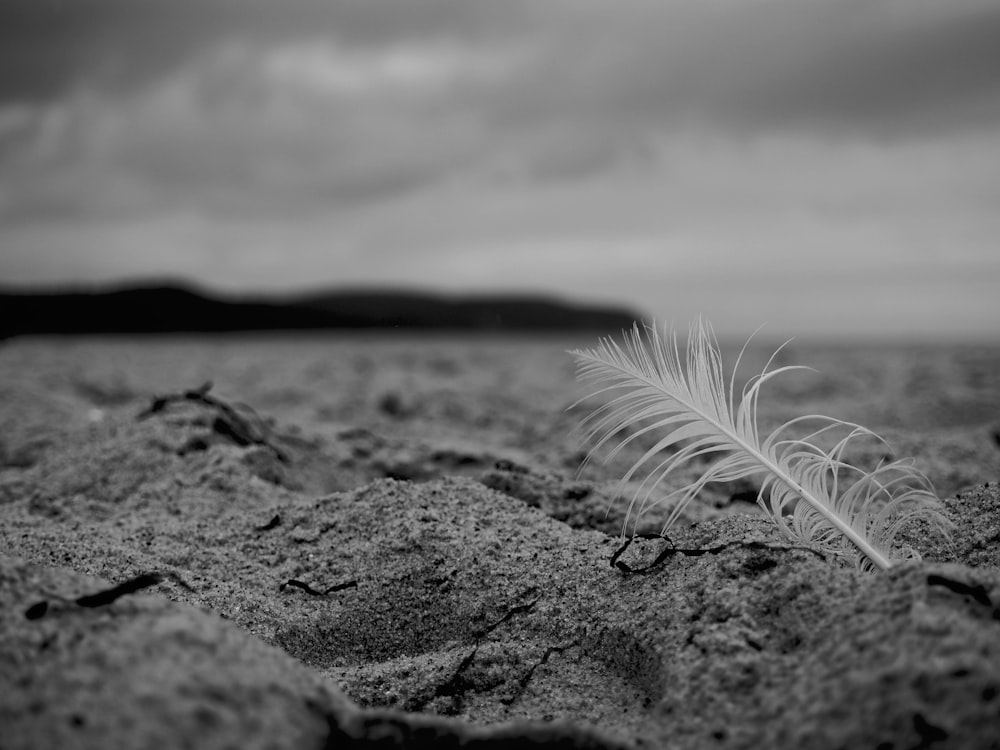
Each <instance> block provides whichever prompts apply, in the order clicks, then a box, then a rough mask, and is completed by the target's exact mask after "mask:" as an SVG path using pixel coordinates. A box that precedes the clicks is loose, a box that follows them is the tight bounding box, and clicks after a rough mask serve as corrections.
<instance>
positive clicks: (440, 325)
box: [0, 284, 641, 338]
mask: <svg viewBox="0 0 1000 750" xmlns="http://www.w3.org/2000/svg"><path fill="white" fill-rule="evenodd" d="M640 317H641V316H640V315H639V314H637V313H636V312H633V311H631V310H628V309H625V308H620V307H604V306H593V305H581V304H570V303H567V302H564V301H561V300H557V299H554V298H550V297H545V296H536V295H514V294H511V295H489V296H485V295H469V296H447V295H439V294H432V293H425V292H412V291H396V290H381V291H380V290H331V291H327V292H314V293H309V294H300V295H282V296H278V295H273V296H266V295H255V296H243V297H223V296H220V295H215V294H212V293H209V292H205V291H201V290H197V291H196V290H195V289H193V288H191V287H187V286H183V285H176V284H163V285H149V286H132V287H124V288H115V289H102V290H16V289H11V288H7V289H0V338H8V337H11V336H16V335H22V334H82V333H168V332H226V331H302V330H312V331H315V330H336V329H373V328H388V329H424V330H441V331H498V332H502V331H523V332H527V331H539V332H541V331H618V330H621V329H622V328H626V327H630V326H631V325H632V323H633V321H635V320H638V319H639V318H640Z"/></svg>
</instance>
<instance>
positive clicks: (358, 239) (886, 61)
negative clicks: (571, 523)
mask: <svg viewBox="0 0 1000 750" xmlns="http://www.w3.org/2000/svg"><path fill="white" fill-rule="evenodd" d="M998 39H1000V4H998V3H997V2H996V0H948V2H941V0H613V1H612V0H502V1H498V0H282V2H280V3H279V2H274V1H273V0H169V1H168V0H0V284H2V285H3V286H4V288H17V289H24V288H43V287H44V288H54V287H61V286H66V285H75V286H78V287H79V286H80V285H95V284H96V285H101V284H112V283H113V284H121V283H142V282H144V281H146V280H149V279H171V280H176V281H181V282H192V283H197V284H198V285H199V286H200V288H204V289H207V290H213V291H218V292H225V293H241V294H244V293H259V292H268V293H290V292H295V293H299V292H308V291H317V290H321V289H328V288H341V287H351V288H362V289H366V288H372V289H386V288H391V289H400V288H406V289H410V288H412V289H419V290H432V291H439V292H451V293H462V294H466V293H480V292H482V293H491V294H492V293H501V292H502V293H508V292H516V293H519V294H523V293H541V294H551V295H556V296H558V297H560V298H563V299H567V300H573V301H582V302H589V303H595V304H602V305H623V306H626V307H628V308H631V309H635V310H638V311H640V312H641V313H643V314H646V315H649V316H656V317H657V318H660V319H666V320H676V321H678V322H681V323H683V322H684V321H686V320H688V319H689V318H691V317H693V316H694V315H697V314H699V313H701V314H704V315H705V316H707V317H708V318H710V319H711V320H712V321H713V322H714V323H715V326H716V329H717V330H718V331H719V333H720V335H723V336H729V335H732V336H743V335H745V334H746V333H749V332H750V331H752V330H753V329H755V328H756V327H757V326H758V325H759V324H761V323H766V324H767V330H768V331H769V332H770V333H771V334H773V335H775V336H784V335H799V336H804V337H806V339H807V340H812V339H817V340H825V339H831V338H836V339H850V340H862V339H864V340H876V339H887V338H889V339H894V340H897V339H907V340H909V339H921V340H928V339H929V340H938V341H940V340H945V341H952V340H966V339H973V340H975V339H990V340H994V341H995V340H996V339H997V338H998V324H1000V294H998V293H997V290H998V288H1000V252H998V250H1000V248H998V241H1000V85H998V82H1000V44H998V43H997V40H998Z"/></svg>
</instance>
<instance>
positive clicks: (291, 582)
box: [278, 578, 358, 596]
mask: <svg viewBox="0 0 1000 750" xmlns="http://www.w3.org/2000/svg"><path fill="white" fill-rule="evenodd" d="M357 586H358V582H357V581H356V580H351V581H345V582H344V583H335V584H334V585H333V586H329V587H327V588H325V589H323V590H322V591H318V590H317V589H314V588H313V587H312V586H310V585H309V584H308V583H304V582H303V581H297V580H295V579H294V578H289V579H288V580H287V581H285V582H284V583H283V584H281V585H280V586H278V591H284V590H285V589H286V588H289V587H292V588H297V589H301V590H302V591H305V592H306V593H307V594H309V595H310V596H326V595H327V594H332V593H333V592H335V591H343V590H344V589H353V588H357Z"/></svg>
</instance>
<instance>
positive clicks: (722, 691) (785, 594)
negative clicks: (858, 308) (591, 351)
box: [0, 334, 1000, 750]
mask: <svg viewBox="0 0 1000 750" xmlns="http://www.w3.org/2000/svg"><path fill="white" fill-rule="evenodd" d="M595 343H596V338H595V337H591V336H573V337H567V336H562V337H557V336H538V337H524V336H522V337H501V336H494V337H488V336H487V337H481V338H472V337H447V336H422V337H405V336H393V335H386V334H382V335H361V334H357V335H354V334H340V335H324V334H315V335H309V336H296V337H280V336H259V335H225V336H217V337H213V336H200V337H198V336H186V337H169V336H165V337H145V338H143V337H134V338H129V337H89V338H88V337H81V338H57V337H51V338H23V339H12V340H8V341H5V342H3V343H2V345H0V423H2V425H3V433H2V435H0V602H2V605H3V606H2V608H0V613H2V614H0V727H2V729H0V748H3V750H14V749H15V748H17V749H21V748H24V749H27V748H50V747H66V748H69V747H82V748H112V747H130V748H140V747H150V748H152V747H156V748H173V747H177V748H181V747H199V748H201V747H205V748H223V747H240V748H257V747H259V748H286V747H287V748H313V747H315V748H323V747H328V748H334V747H359V748H362V747H365V748H367V747H376V746H377V747H401V748H402V747H407V748H410V747H413V748H415V747H428V746H429V747H458V746H466V745H467V746H470V747H479V746H482V747H501V746H506V745H509V744H511V743H521V744H520V746H525V743H528V742H535V743H537V744H536V746H539V747H549V746H551V747H572V748H578V747H579V748H590V747H592V748H618V747H629V748H651V749H656V750H667V749H668V748H751V747H754V748H764V747H769V748H789V749H791V748H804V747H809V748H831V749H832V748H876V747H878V748H896V749H897V750H899V749H902V748H918V747H919V748H935V749H937V748H997V747H1000V567H998V566H1000V485H998V481H1000V347H996V346H983V345H973V344H966V345H951V346H931V345H923V346H921V345H907V346H904V345H897V346H888V347H880V346H875V345H867V346H846V345H840V346H833V345H825V346H824V345H807V344H806V343H796V342H793V344H792V345H790V346H789V347H787V348H786V349H784V350H783V351H782V353H781V354H780V358H779V362H778V364H791V363H797V364H804V365H808V366H809V367H811V368H814V371H813V372H801V373H790V374H788V376H787V377H785V378H783V379H779V380H777V381H775V382H774V384H773V387H769V388H768V389H767V390H766V391H765V392H764V394H763V395H762V397H761V414H760V421H761V425H762V428H764V429H766V428H768V427H771V428H773V427H776V426H777V425H778V424H780V423H781V422H783V421H785V420H787V419H790V418H791V417H794V416H797V415H800V414H810V413H820V414H828V415H831V416H836V417H839V418H842V419H846V420H850V421H855V422H858V423H860V424H863V425H865V426H866V427H869V428H871V429H872V430H874V431H875V432H877V433H879V434H880V435H882V436H883V437H884V438H885V439H886V441H887V444H888V447H886V446H881V445H878V444H873V445H872V446H871V448H870V449H868V451H869V452H868V453H865V452H863V451H862V452H861V453H860V454H859V455H857V456H854V457H853V458H856V459H858V460H863V461H870V462H877V461H878V460H879V459H883V458H897V457H905V456H909V457H912V458H913V459H914V460H915V462H916V464H917V466H918V467H919V468H920V469H921V470H923V471H924V473H926V474H927V475H928V477H929V478H930V480H931V481H932V483H933V485H934V487H935V489H936V492H937V495H938V497H939V498H940V500H941V504H942V510H943V512H944V514H945V515H946V517H947V518H948V519H949V520H950V521H951V522H952V523H953V524H954V526H953V530H952V533H951V538H950V539H949V540H944V539H941V538H939V537H936V536H934V535H931V534H926V533H923V532H924V531H926V530H922V529H920V528H916V529H914V531H913V532H912V533H911V534H910V535H909V536H908V537H907V538H906V540H905V541H906V543H907V544H910V545H912V547H914V548H915V549H917V550H918V551H919V552H920V553H921V554H922V557H923V559H922V560H921V561H919V562H906V563H903V564H900V565H898V566H896V567H894V568H893V569H892V570H890V571H889V572H886V573H881V574H875V575H872V574H867V573H863V572H860V571H858V570H855V569H853V568H851V567H848V566H844V565H843V564H841V563H840V562H838V561H836V560H830V559H827V558H825V557H824V556H822V555H819V554H816V553H815V552H814V551H811V550H808V549H803V548H801V547H796V546H795V545H793V544H791V543H790V542H789V541H788V540H787V539H785V538H784V537H782V536H781V535H780V534H779V533H778V531H777V529H776V527H775V525H774V523H773V522H772V521H771V520H770V519H769V518H767V517H766V516H765V515H764V513H763V511H762V510H761V509H760V508H759V507H758V506H757V505H756V504H755V497H756V488H755V487H754V486H752V485H751V484H749V483H747V482H738V483H716V484H713V485H710V486H709V487H708V488H706V490H705V492H703V493H702V494H701V496H700V497H699V498H698V500H697V501H696V502H695V503H694V504H692V505H691V506H690V508H689V509H688V510H687V511H686V513H685V515H684V517H683V518H682V519H681V522H680V523H679V524H678V525H676V526H675V527H674V528H673V529H672V530H671V533H670V537H671V540H672V542H673V545H674V547H675V548H676V549H677V550H684V551H686V553H685V552H675V553H673V554H668V555H667V556H666V558H665V559H664V560H663V561H662V562H661V563H660V564H658V565H656V566H655V567H654V568H652V569H650V570H649V571H646V572H633V573H629V572H627V571H625V570H623V569H621V568H615V567H613V566H612V565H611V564H609V560H610V558H611V556H612V554H613V553H614V552H615V550H616V549H617V548H618V547H619V545H620V541H621V540H620V538H619V535H620V533H621V530H622V524H623V521H624V519H625V510H626V506H627V499H620V498H616V485H617V482H618V479H619V477H620V476H621V475H622V474H623V473H624V471H625V470H626V469H627V468H628V466H629V465H630V460H634V459H635V457H636V455H637V454H636V452H635V451H638V450H639V447H638V446H636V447H635V448H634V449H633V450H629V451H625V452H624V453H623V455H621V456H619V457H618V458H616V460H614V461H611V462H609V463H607V464H604V463H602V462H600V461H593V462H590V463H589V464H587V466H586V467H584V468H583V470H582V471H581V470H579V469H580V466H581V463H582V461H583V458H584V456H585V454H586V446H585V445H583V444H582V443H581V435H580V430H579V423H580V420H581V419H582V418H583V417H584V416H585V415H586V414H587V413H588V412H589V411H590V410H591V409H592V408H593V406H594V405H595V403H596V402H591V401H585V402H583V403H577V402H578V401H579V400H580V399H581V398H583V397H584V396H585V395H586V393H587V391H586V389H585V388H584V387H583V386H581V385H580V384H578V383H577V382H576V380H575V377H574V365H573V361H572V358H571V357H570V356H569V355H568V354H567V353H566V351H567V350H568V349H572V348H576V347H580V346H584V347H589V346H592V345H594V344H595ZM736 349H737V350H738V347H737V348H736ZM769 353H770V350H769V349H768V347H766V346H762V347H760V348H755V349H753V350H752V351H751V352H750V356H749V357H748V362H747V363H746V365H745V367H744V369H743V370H742V371H743V372H744V376H745V377H748V376H749V375H751V374H753V373H754V372H755V371H757V370H759V369H760V367H761V366H763V363H764V361H765V360H766V358H767V356H768V354H769ZM726 355H727V357H728V361H729V362H730V363H731V362H732V360H733V358H734V357H733V355H735V351H734V350H733V348H732V347H726ZM574 404H576V405H574ZM702 468H703V467H702ZM698 470H699V467H697V466H692V467H690V468H689V469H688V470H685V471H687V472H689V473H687V474H685V473H684V472H681V475H680V476H678V477H677V478H676V479H675V480H672V481H676V482H677V483H678V484H677V486H680V485H682V484H684V483H685V482H686V481H690V479H691V476H693V475H694V473H696V472H697V471H698ZM670 488H671V485H670V484H668V485H667V486H665V487H664V488H663V490H664V492H667V491H669V490H670ZM661 520H662V519H661V518H658V517H657V516H656V514H655V513H654V514H652V515H651V516H650V517H649V518H648V519H646V520H645V521H644V523H643V525H642V526H641V527H640V528H639V529H638V530H639V531H654V530H658V528H659V522H660V521H661ZM664 544H665V543H664V542H663V541H660V540H646V541H642V542H637V543H635V544H633V545H632V546H631V547H630V548H629V549H628V550H627V551H626V552H625V553H624V555H623V556H622V558H621V560H622V561H623V562H626V564H627V565H628V566H629V567H630V568H632V569H633V570H637V569H641V568H642V567H643V566H644V565H646V564H648V563H649V562H650V561H652V560H653V559H655V558H656V557H657V556H658V555H660V553H661V552H663V549H664Z"/></svg>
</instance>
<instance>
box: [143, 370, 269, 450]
mask: <svg viewBox="0 0 1000 750" xmlns="http://www.w3.org/2000/svg"><path fill="white" fill-rule="evenodd" d="M211 390H212V381H210V380H209V381H206V382H205V383H203V384H202V385H200V386H198V387H197V388H190V389H188V390H184V391H178V392H176V393H168V394H163V395H159V396H154V397H153V400H152V401H151V403H150V405H149V406H148V407H146V408H145V409H143V410H142V411H141V412H139V414H138V415H137V417H136V418H137V419H146V418H148V417H150V416H152V415H154V414H159V413H160V412H162V411H164V410H166V409H167V408H168V407H169V406H171V405H173V404H179V403H194V404H198V405H200V406H204V407H207V408H209V409H212V410H214V411H215V412H216V417H215V419H214V420H213V421H212V425H211V428H212V431H213V432H215V433H216V434H218V435H220V436H222V437H224V438H226V439H227V440H229V441H230V442H233V443H235V444H236V445H239V446H248V445H259V446H262V447H264V448H267V449H269V450H270V451H272V452H273V453H274V455H275V457H276V458H277V459H278V460H279V461H281V462H282V463H286V462H287V461H288V455H287V454H286V453H285V452H284V451H283V450H281V448H279V447H278V446H277V445H275V435H274V431H273V430H272V429H271V427H270V426H269V425H268V424H267V422H266V421H265V420H264V418H263V417H261V416H260V415H259V414H257V412H256V411H254V410H253V409H252V408H251V407H250V406H248V405H246V404H243V403H229V402H228V401H225V400H223V399H221V398H217V397H215V396H213V395H211V394H210V393H209V391H211ZM202 442H203V441H202ZM198 447H201V448H204V447H205V446H204V445H200V446H198Z"/></svg>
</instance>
